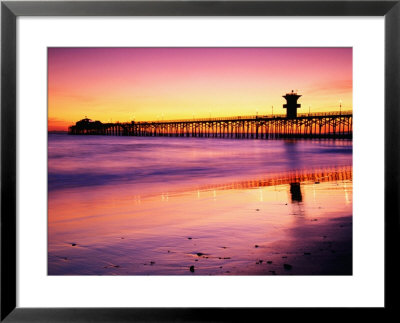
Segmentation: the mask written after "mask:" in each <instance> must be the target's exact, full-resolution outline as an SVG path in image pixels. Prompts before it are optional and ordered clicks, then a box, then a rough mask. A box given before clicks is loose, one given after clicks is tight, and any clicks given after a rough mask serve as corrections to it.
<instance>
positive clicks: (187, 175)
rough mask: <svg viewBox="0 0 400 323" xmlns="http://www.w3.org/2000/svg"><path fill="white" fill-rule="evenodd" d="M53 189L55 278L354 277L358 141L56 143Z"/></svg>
mask: <svg viewBox="0 0 400 323" xmlns="http://www.w3.org/2000/svg"><path fill="white" fill-rule="evenodd" d="M48 190H49V192H48V193H49V194H48V210H49V211H48V212H49V214H48V274H50V275H224V274H231V275H232V274H237V275H253V274H257V275H258V274H262V275H267V274H351V232H352V230H351V215H352V142H351V141H350V140H237V139H207V138H165V137H109V136H72V135H64V134H49V140H48ZM321 249H322V250H321ZM287 262H290V264H289V263H287ZM285 265H286V266H285Z"/></svg>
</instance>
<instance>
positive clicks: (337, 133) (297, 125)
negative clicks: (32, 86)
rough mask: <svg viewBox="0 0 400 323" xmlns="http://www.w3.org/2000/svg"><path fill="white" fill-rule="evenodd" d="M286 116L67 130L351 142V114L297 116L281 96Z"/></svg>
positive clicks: (292, 96)
mask: <svg viewBox="0 0 400 323" xmlns="http://www.w3.org/2000/svg"><path fill="white" fill-rule="evenodd" d="M283 97H284V98H285V99H286V101H287V103H286V104H284V105H283V107H284V108H286V112H287V113H286V114H278V115H252V116H237V117H219V118H200V119H194V118H193V119H182V120H161V121H138V122H135V121H132V122H130V123H128V122H127V123H120V122H116V123H102V122H100V121H91V120H90V119H88V118H85V119H82V120H80V121H78V122H77V123H76V124H75V125H74V126H71V127H69V129H68V133H69V134H72V135H107V136H151V137H152V136H161V137H200V138H236V139H279V138H352V133H353V113H352V111H335V112H326V113H325V112H324V113H300V114H298V113H297V108H299V107H300V104H298V103H297V100H298V99H299V98H300V97H301V95H297V93H295V92H293V91H292V92H291V93H287V94H286V95H285V96H283Z"/></svg>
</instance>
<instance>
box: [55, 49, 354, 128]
mask: <svg viewBox="0 0 400 323" xmlns="http://www.w3.org/2000/svg"><path fill="white" fill-rule="evenodd" d="M48 73H49V77H48V82H49V83H48V89H49V91H48V96H49V101H48V102H49V130H67V127H68V126H69V125H72V124H74V123H75V122H76V121H78V120H79V119H82V118H83V117H85V116H88V117H89V118H91V119H94V120H100V121H103V122H108V121H121V122H125V121H131V120H132V119H135V120H136V121H144V120H161V119H164V120H167V119H176V118H193V117H195V118H201V117H209V116H210V115H211V116H212V117H219V116H235V115H254V114H256V113H257V112H258V114H260V115H262V114H271V111H272V106H273V107H274V108H273V110H274V114H278V113H285V110H284V109H283V108H282V105H283V104H284V103H285V100H284V99H283V98H282V95H284V94H285V93H286V92H289V91H291V90H297V91H298V92H299V94H301V95H302V97H301V98H300V99H299V103H300V104H301V105H302V108H301V109H299V112H300V113H301V112H308V110H309V109H310V110H311V112H322V111H334V110H339V102H340V101H342V109H343V110H351V109H352V48H49V49H48Z"/></svg>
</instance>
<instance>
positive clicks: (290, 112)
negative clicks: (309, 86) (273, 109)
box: [282, 90, 301, 119]
mask: <svg viewBox="0 0 400 323" xmlns="http://www.w3.org/2000/svg"><path fill="white" fill-rule="evenodd" d="M282 97H283V98H285V99H286V104H284V105H283V107H284V108H285V109H287V110H286V117H287V118H288V119H293V118H297V109H298V108H300V107H301V105H300V104H298V103H297V100H298V99H299V97H301V95H298V94H297V93H296V92H293V90H292V92H291V93H286V94H285V95H284V96H282Z"/></svg>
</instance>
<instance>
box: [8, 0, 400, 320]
mask: <svg viewBox="0 0 400 323" xmlns="http://www.w3.org/2000/svg"><path fill="white" fill-rule="evenodd" d="M19 16H384V19H385V111H384V113H385V156H384V158H385V306H384V308H375V309H373V310H371V309H364V312H365V313H367V315H368V316H369V317H370V318H374V316H376V317H379V318H380V320H381V321H382V320H384V318H383V317H382V316H381V315H382V314H385V315H386V314H387V313H388V312H389V311H395V310H396V307H397V300H398V298H397V297H396V292H397V287H398V286H399V284H398V282H399V278H398V276H399V275H398V273H397V272H396V271H397V268H398V267H396V265H395V261H396V258H397V255H398V250H397V249H398V245H399V239H398V237H399V227H400V225H399V224H400V221H399V204H400V203H399V202H398V201H399V198H400V195H399V178H400V176H399V159H400V158H399V157H400V146H399V126H398V123H399V121H400V118H399V111H400V64H399V63H400V0H395V1H386V0H381V1H329V0H328V1H268V0H263V1H65V2H64V1H43V2H39V1H26V2H25V1H2V3H1V321H5V322H31V321H34V322H94V321H96V322H131V321H134V322H142V321H145V322H172V321H173V322H189V321H196V322H201V321H215V322H220V321H228V322H232V321H237V320H240V317H246V318H247V319H246V321H253V320H256V317H259V318H264V319H268V317H269V316H270V315H271V312H272V313H274V314H278V315H287V313H288V311H289V312H293V311H296V312H298V313H299V315H307V316H309V315H310V313H308V310H313V311H315V310H316V309H313V308H308V309H300V308H297V309H296V308H290V309H289V308H279V309H278V308H257V309H256V308H251V309H249V308H246V309H244V308H235V309H230V308H212V309H211V308H52V309H50V308H19V307H16V298H17V286H16V272H17V267H16V266H17V265H16V238H17V237H16V189H17V186H16V185H17V182H16V162H17V159H16V134H17V130H16V126H17V124H16V112H17V110H16V81H17V80H16V54H17V53H16V37H17V30H16V19H17V17H19ZM371 261H373V255H371ZM38 293H40V291H38ZM188 297H190V296H188ZM323 310H325V311H327V312H328V313H329V314H327V313H324V314H323V315H329V316H330V317H331V318H335V317H336V318H340V317H341V315H342V314H341V313H339V312H338V309H331V308H326V309H323ZM342 310H345V311H347V312H348V314H350V313H349V312H350V311H353V310H360V309H342ZM266 311H268V313H266ZM306 313H308V314H306ZM296 315H297V314H296ZM313 315H319V314H316V313H315V312H314V313H313ZM282 317H283V318H284V317H285V316H282ZM298 318H299V317H298ZM314 318H315V317H314Z"/></svg>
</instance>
